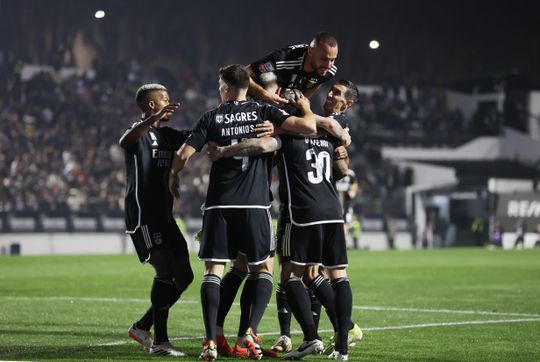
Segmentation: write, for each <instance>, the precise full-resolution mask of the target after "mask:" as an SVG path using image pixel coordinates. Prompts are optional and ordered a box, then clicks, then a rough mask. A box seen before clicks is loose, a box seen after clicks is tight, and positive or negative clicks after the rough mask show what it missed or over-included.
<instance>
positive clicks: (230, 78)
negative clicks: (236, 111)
mask: <svg viewBox="0 0 540 362" xmlns="http://www.w3.org/2000/svg"><path fill="white" fill-rule="evenodd" d="M248 87H249V75H248V72H247V71H246V69H245V67H244V66H243V65H240V64H231V65H227V66H225V67H222V68H220V69H219V95H220V96H221V101H222V102H226V101H229V100H235V99H243V98H245V97H246V93H247V90H248Z"/></svg>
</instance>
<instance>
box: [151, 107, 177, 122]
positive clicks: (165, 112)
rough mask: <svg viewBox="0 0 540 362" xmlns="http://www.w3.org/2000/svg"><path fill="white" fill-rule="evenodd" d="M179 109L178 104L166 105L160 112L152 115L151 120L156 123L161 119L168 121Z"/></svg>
mask: <svg viewBox="0 0 540 362" xmlns="http://www.w3.org/2000/svg"><path fill="white" fill-rule="evenodd" d="M179 107H180V103H171V104H167V105H166V106H165V107H163V109H162V110H161V111H159V112H157V113H155V114H154V115H152V118H154V119H155V120H156V121H159V120H162V119H169V118H170V117H171V116H172V114H173V113H174V112H175V111H176V110H177V109H178V108H179Z"/></svg>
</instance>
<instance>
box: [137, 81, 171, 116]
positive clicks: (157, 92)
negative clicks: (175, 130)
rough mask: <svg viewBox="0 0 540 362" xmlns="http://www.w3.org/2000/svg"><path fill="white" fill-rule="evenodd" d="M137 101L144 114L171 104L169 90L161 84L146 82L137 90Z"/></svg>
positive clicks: (157, 110)
mask: <svg viewBox="0 0 540 362" xmlns="http://www.w3.org/2000/svg"><path fill="white" fill-rule="evenodd" d="M135 101H136V102H137V105H138V106H139V108H140V109H141V111H143V113H144V114H149V113H150V114H154V113H157V112H159V111H161V110H162V109H163V108H164V107H165V106H166V105H168V104H169V92H168V91H167V88H165V87H164V86H162V85H161V84H157V83H150V84H144V85H142V86H141V87H140V88H139V89H138V90H137V93H136V94H135ZM163 119H168V118H162V120H163Z"/></svg>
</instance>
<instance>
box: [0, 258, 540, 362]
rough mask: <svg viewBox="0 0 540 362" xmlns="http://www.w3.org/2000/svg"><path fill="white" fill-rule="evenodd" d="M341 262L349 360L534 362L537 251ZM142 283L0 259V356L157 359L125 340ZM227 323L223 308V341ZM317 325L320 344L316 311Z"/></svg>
mask: <svg viewBox="0 0 540 362" xmlns="http://www.w3.org/2000/svg"><path fill="white" fill-rule="evenodd" d="M349 265H350V267H349V277H350V280H351V286H352V288H353V296H354V302H353V303H354V309H353V320H354V321H356V322H357V323H358V324H360V326H361V327H362V328H363V329H364V333H365V336H364V340H363V341H362V342H360V343H359V345H357V346H356V347H355V348H353V349H351V350H350V355H349V356H350V360H353V361H357V360H364V361H375V360H381V361H411V360H420V361H428V360H429V361H433V360H436V361H534V360H536V361H538V360H540V250H517V251H503V250H494V251H490V250H484V249H446V250H427V251H426V250H417V251H387V252H366V251H350V253H349ZM192 266H193V268H194V271H195V275H196V277H195V281H194V283H193V284H192V286H191V287H190V288H189V289H188V290H187V291H186V292H185V293H184V295H183V296H182V298H181V302H180V303H179V304H177V305H175V306H174V308H173V309H172V310H171V316H170V320H169V335H170V337H171V338H172V342H173V344H174V345H175V346H176V347H177V348H179V349H181V350H183V351H185V352H187V353H188V354H189V357H186V358H183V359H184V360H196V359H197V356H198V353H199V352H200V347H201V338H200V337H201V336H202V334H203V333H204V328H203V322H202V318H201V307H200V303H199V287H200V282H201V276H202V263H201V262H200V261H198V260H197V258H196V257H195V256H193V257H192ZM152 275H153V273H152V270H151V267H150V266H141V265H140V264H139V263H138V260H137V258H136V256H135V255H119V256H48V257H2V258H0V360H77V361H80V360H107V359H111V360H112V359H113V360H125V361H132V360H155V359H156V358H159V357H150V356H149V355H148V354H147V353H145V352H144V351H143V350H142V348H140V346H139V345H137V344H135V343H134V342H132V341H131V340H129V339H128V337H127V333H126V331H127V328H128V327H129V326H130V324H131V323H133V322H134V321H135V320H136V319H137V318H138V317H139V316H140V315H141V314H142V313H143V312H144V311H145V310H146V308H147V307H148V305H149V302H148V294H149V287H150V283H151V278H152ZM237 301H238V299H237ZM275 309H276V308H275V300H274V297H272V300H271V304H270V306H269V307H268V309H267V311H266V314H265V316H264V318H263V321H262V323H261V325H260V327H259V332H260V333H261V334H263V335H264V336H265V337H264V338H265V343H264V345H263V347H269V346H270V345H271V344H272V342H273V341H274V340H275V338H276V337H277V333H278V331H279V329H278V323H277V318H276V310H275ZM238 317H239V307H238V305H235V306H233V309H232V310H231V313H230V314H229V316H228V318H227V320H226V323H225V324H226V325H225V329H226V333H227V334H234V333H235V332H236V328H237V323H238ZM292 329H293V330H295V331H297V332H298V330H299V326H298V325H297V324H296V322H293V325H292ZM320 329H321V330H322V332H321V335H322V337H323V338H324V340H328V338H329V337H330V335H331V333H330V329H331V328H330V323H329V322H328V319H327V317H326V316H325V315H323V317H322V319H321V326H320ZM300 339H301V335H300V334H298V333H296V334H294V335H293V341H294V343H295V344H297V343H299V341H300ZM229 341H230V342H231V343H234V338H233V337H230V338H229ZM227 359H228V358H222V360H227ZM228 360H230V359H228ZM305 360H308V361H309V360H312V361H323V360H326V357H325V356H308V357H306V358H305Z"/></svg>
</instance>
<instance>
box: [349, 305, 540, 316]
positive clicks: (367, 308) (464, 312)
mask: <svg viewBox="0 0 540 362" xmlns="http://www.w3.org/2000/svg"><path fill="white" fill-rule="evenodd" d="M353 309H358V310H380V311H397V312H423V313H447V314H477V315H498V316H514V317H540V314H528V313H506V312H490V311H482V310H458V309H429V308H403V307H379V306H356V305H355V306H353Z"/></svg>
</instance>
